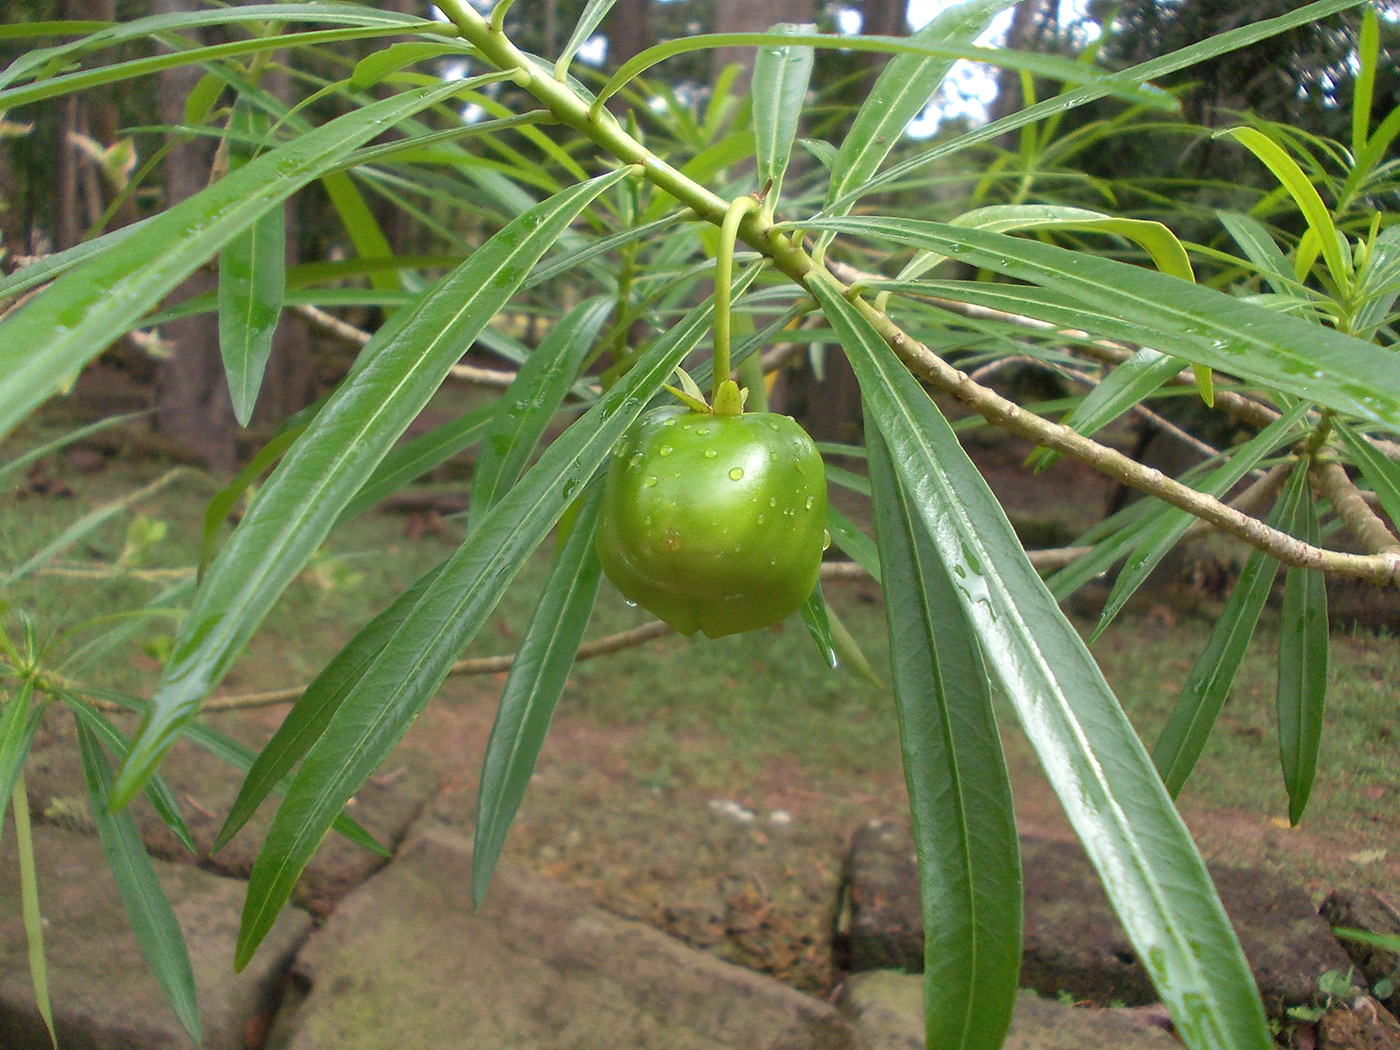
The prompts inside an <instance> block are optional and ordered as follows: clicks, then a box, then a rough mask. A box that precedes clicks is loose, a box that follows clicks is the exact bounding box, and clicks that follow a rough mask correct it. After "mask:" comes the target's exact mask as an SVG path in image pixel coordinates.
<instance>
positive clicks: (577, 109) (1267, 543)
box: [437, 0, 1400, 586]
mask: <svg viewBox="0 0 1400 1050" xmlns="http://www.w3.org/2000/svg"><path fill="white" fill-rule="evenodd" d="M437 5H438V7H439V8H440V9H441V10H442V11H443V13H444V14H445V15H446V16H447V17H448V19H449V20H450V21H451V22H452V23H453V24H454V25H455V26H456V27H457V30H458V32H459V33H460V34H461V36H462V38H463V39H464V40H466V41H467V42H468V43H470V44H471V45H472V46H473V47H475V48H476V49H477V50H478V51H480V52H481V54H482V55H483V56H484V57H485V58H486V59H487V60H488V61H489V62H491V63H492V64H494V65H495V66H496V67H497V68H499V69H502V70H513V71H515V73H516V76H515V81H516V83H517V84H518V85H519V86H520V87H521V88H523V89H524V90H526V91H528V92H529V93H530V94H532V95H533V96H534V97H535V98H536V99H537V100H539V101H540V102H541V103H542V104H543V105H545V106H546V107H548V109H549V110H550V111H551V112H552V113H553V114H554V115H555V117H556V118H558V120H559V121H560V123H562V124H565V125H567V126H569V127H571V128H574V129H575V130H577V131H578V132H580V133H581V134H583V135H585V136H587V137H588V138H590V139H592V140H593V142H594V143H596V144H597V145H599V146H601V147H602V148H603V149H606V150H607V151H609V152H610V153H612V154H613V156H614V157H616V158H617V159H618V160H619V161H621V162H622V163H624V164H633V165H638V166H640V167H641V168H642V172H643V177H645V178H646V179H648V180H649V181H650V182H651V183H652V184H653V185H655V186H656V187H658V188H659V189H661V190H664V191H665V192H666V193H669V194H670V195H671V196H672V197H675V198H676V200H678V201H679V202H680V203H681V204H682V205H685V206H688V207H689V208H690V209H691V210H692V211H693V212H695V214H696V216H698V217H699V218H701V219H703V220H705V221H707V222H710V223H713V224H714V225H716V226H719V225H721V224H722V223H723V221H724V217H725V214H726V213H727V212H728V210H729V203H730V202H729V201H727V200H725V199H724V198H723V197H720V196H719V195H717V194H715V193H714V192H713V191H711V190H709V189H707V188H706V187H704V186H702V185H700V184H699V183H697V182H695V181H694V180H693V179H691V178H690V177H688V176H687V175H685V174H684V173H683V172H681V171H679V170H678V169H676V168H674V167H672V166H671V165H670V164H668V163H666V162H665V161H663V160H661V159H660V158H659V157H657V156H655V155H654V154H652V153H651V152H650V151H649V150H648V149H647V148H646V147H645V146H643V145H642V144H641V142H639V141H638V140H637V139H635V138H634V137H632V136H631V135H629V134H628V133H627V132H625V131H624V130H623V129H622V127H621V125H620V124H618V122H617V120H616V118H615V117H613V116H612V114H610V113H608V111H607V110H605V109H603V108H601V107H599V108H598V109H597V111H596V112H595V111H594V110H593V109H592V108H591V107H590V105H589V103H588V102H586V101H585V100H584V99H583V98H581V97H580V96H579V95H578V94H576V93H575V92H574V90H573V88H572V87H570V86H569V85H568V84H567V83H565V82H562V81H558V80H555V79H554V78H553V77H551V76H550V75H549V74H548V73H547V72H546V71H545V70H543V69H541V68H540V67H539V66H538V65H536V63H535V61H534V60H533V59H531V58H530V57H529V56H528V55H526V54H525V53H524V52H522V51H521V50H520V49H519V48H517V47H516V46H515V45H514V44H513V43H512V42H511V41H510V40H509V39H508V38H507V37H506V36H505V34H504V33H501V32H497V31H495V30H493V29H492V27H491V26H490V24H489V23H488V22H487V20H486V19H485V18H483V17H482V16H481V14H479V13H478V12H477V11H476V10H474V9H473V8H472V7H471V6H470V5H469V4H468V3H467V2H466V0H437ZM773 225H774V224H773V222H772V220H771V219H768V218H765V217H764V216H763V215H762V214H761V213H750V214H749V215H747V216H745V217H744V221H743V222H742V223H741V224H740V226H739V236H740V237H741V238H743V240H744V241H745V242H746V243H747V244H749V245H750V246H752V247H753V248H755V249H756V250H758V251H760V252H762V253H763V254H764V255H766V256H768V258H769V259H771V260H772V261H773V264H774V266H775V267H776V268H777V269H779V270H781V271H782V272H783V273H784V274H786V275H787V276H788V277H789V278H791V279H792V280H793V281H795V282H796V283H798V284H800V285H802V286H803V287H804V288H806V287H807V286H808V282H809V280H811V278H812V277H813V275H814V273H815V272H816V271H817V268H818V266H819V264H818V263H817V262H816V261H814V260H813V259H812V257H811V256H810V255H808V254H807V253H806V252H805V251H804V250H803V249H802V247H801V246H800V245H798V244H794V243H793V242H792V241H791V240H790V239H789V238H788V237H787V236H785V235H784V234H782V233H781V232H779V231H777V230H775V229H774V228H773ZM838 283H841V282H838ZM845 290H846V291H847V293H848V298H849V299H850V300H851V301H852V303H853V304H854V305H855V306H856V308H857V309H858V310H859V311H860V312H861V314H862V315H863V316H864V317H865V318H866V320H867V321H869V322H870V324H871V325H872V326H873V327H874V329H875V330H876V331H877V332H878V333H879V334H880V336H881V338H883V339H884V340H885V342H886V343H887V344H889V346H890V347H891V348H892V349H893V350H894V351H895V353H896V354H898V355H899V357H900V359H901V360H902V361H903V362H904V363H905V365H906V366H907V367H908V368H909V369H910V370H911V371H912V372H913V373H914V374H915V375H917V376H919V377H920V378H921V379H923V380H925V381H926V382H928V383H930V384H931V385H933V386H935V387H937V388H938V389H941V390H943V391H945V392H947V393H950V394H952V395H953V396H955V397H957V398H958V399H959V400H961V401H963V402H965V403H966V404H967V405H968V406H969V407H971V408H972V409H973V411H975V412H977V413H978V414H979V415H981V416H983V417H984V418H986V419H987V420H988V421H990V422H992V423H994V424H996V425H998V426H1001V427H1003V428H1004V429H1006V430H1009V431H1011V432H1012V433H1014V434H1019V435H1021V436H1022V437H1025V438H1028V439H1030V440H1031V441H1034V442H1035V443H1036V444H1039V445H1044V446H1046V447H1047V448H1053V449H1056V450H1058V451H1060V452H1063V453H1064V454H1065V455H1068V456H1071V457H1072V458H1074V459H1077V460H1079V461H1080V462H1082V463H1085V464H1087V465H1088V466H1090V467H1092V468H1094V469H1095V470H1098V471H1099V472H1100V473H1102V474H1106V475H1108V476H1109V477H1112V478H1115V479H1117V480H1119V481H1121V482H1123V483H1124V484H1127V485H1131V486H1133V487H1134V488H1137V489H1141V490H1142V491H1144V492H1147V493H1148V494H1150V495H1153V496H1156V497H1157V498H1159V499H1161V500H1163V501H1164V502H1167V503H1170V504H1171V505H1173V506H1175V507H1178V508H1180V509H1182V510H1185V511H1187V512H1188V513H1190V514H1193V515H1195V516H1196V517H1198V518H1201V519H1203V520H1205V521H1209V522H1211V523H1212V524H1214V525H1216V526H1217V527H1219V528H1220V529H1222V530H1224V531H1225V532H1228V533H1231V534H1232V535H1234V536H1237V537H1239V538H1240V539H1242V540H1244V541H1245V542H1246V543H1249V544H1250V545H1252V546H1254V547H1258V548H1259V549H1261V550H1264V551H1266V552H1267V553H1269V554H1271V555H1273V556H1274V557H1276V558H1278V559H1279V560H1280V561H1282V562H1285V563H1286V564H1289V565H1298V566H1302V567H1305V568H1312V569H1321V570H1323V571H1324V572H1328V573H1332V574H1335V575H1339V576H1352V577H1356V578H1358V579H1364V580H1370V581H1372V582H1374V583H1382V584H1387V585H1391V586H1395V585H1400V551H1397V552H1393V553H1391V552H1387V553H1383V554H1375V555H1356V554H1347V553H1344V552H1340V551H1331V550H1325V549H1323V548H1321V547H1314V546H1312V545H1310V544H1307V543H1303V542H1302V541H1300V540H1297V539H1294V538H1293V537H1292V536H1289V535H1287V534H1286V533H1283V532H1280V531H1278V530H1277V529H1273V528H1270V527H1269V526H1268V525H1266V524H1265V523H1263V522H1261V521H1258V520H1256V519H1254V518H1251V517H1250V516H1249V515H1247V514H1242V513H1240V512H1239V511H1237V510H1235V509H1234V508H1232V507H1230V506H1228V505H1226V504H1224V503H1222V502H1220V501H1219V500H1217V499H1213V498H1212V497H1209V496H1205V495H1203V494H1201V493H1199V492H1197V491H1195V490H1194V489H1192V488H1190V487H1188V486H1186V485H1182V484H1181V483H1180V482H1177V481H1174V480H1172V479H1171V478H1168V477H1166V476H1165V475H1164V474H1162V472H1161V471H1158V470H1153V469H1151V468H1148V467H1144V466H1143V465H1142V464H1140V463H1137V462H1134V461H1133V460H1132V459H1130V458H1129V457H1127V456H1125V455H1123V454H1122V453H1121V452H1118V451H1116V450H1114V449H1111V448H1108V447H1107V446H1104V445H1101V444H1099V443H1098V442H1096V441H1093V440H1091V439H1089V438H1086V437H1084V436H1083V435H1082V434H1078V433H1076V432H1075V431H1073V430H1072V429H1070V428H1069V427H1065V426H1061V425H1059V424H1058V423H1052V422H1050V421H1048V420H1044V419H1041V418H1040V417H1038V416H1036V415H1034V414H1033V413H1030V412H1027V411H1026V410H1025V409H1023V408H1022V407H1021V406H1020V405H1018V404H1016V403H1014V402H1012V401H1009V400H1007V399H1006V398H1004V397H1002V396H1001V395H1000V394H997V393H996V392H995V391H993V390H989V389H987V388H986V387H984V386H981V385H980V384H978V383H974V382H973V381H972V380H970V379H969V378H968V376H967V375H966V373H964V372H962V371H960V370H958V369H956V368H954V367H952V366H951V365H949V364H948V363H947V362H946V361H944V360H943V359H942V358H940V357H939V356H938V355H937V354H935V353H934V352H933V351H932V350H930V349H929V348H928V347H927V346H925V345H924V344H923V343H921V342H919V341H918V340H917V339H915V338H913V337H912V336H910V335H909V334H908V333H907V332H905V331H904V330H903V329H902V328H900V327H899V326H898V325H897V324H895V322H894V321H893V320H891V319H890V317H889V316H888V315H887V314H885V313H883V312H882V311H880V310H877V309H875V308H874V307H873V306H871V305H870V304H869V303H868V302H866V301H865V300H864V299H863V298H861V297H860V296H858V295H854V294H849V293H850V289H849V287H848V286H847V287H846V288H845ZM1222 393H1225V391H1222Z"/></svg>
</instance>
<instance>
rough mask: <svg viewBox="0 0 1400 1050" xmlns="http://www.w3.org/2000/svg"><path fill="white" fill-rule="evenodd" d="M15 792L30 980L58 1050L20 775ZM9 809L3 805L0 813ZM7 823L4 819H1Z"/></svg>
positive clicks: (26, 793)
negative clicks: (5, 808)
mask: <svg viewBox="0 0 1400 1050" xmlns="http://www.w3.org/2000/svg"><path fill="white" fill-rule="evenodd" d="M16 786H17V787H18V790H17V791H16V792H15V794H14V813H15V854H16V858H15V859H16V860H17V861H18V862H19V896H20V912H21V915H22V921H23V922H24V938H25V940H26V942H28V949H29V951H28V954H29V980H30V983H31V984H32V985H33V987H34V1006H35V1008H36V1009H37V1010H38V1011H39V1016H40V1017H41V1018H43V1021H44V1027H45V1028H47V1029H48V1032H49V1042H50V1043H51V1044H52V1045H53V1047H54V1050H58V1033H57V1032H56V1031H55V1029H54V1026H53V1005H52V1003H51V1002H50V1000H49V964H48V962H47V961H46V960H45V958H44V916H43V913H42V912H41V911H40V910H39V873H38V866H37V865H36V864H35V863H34V836H33V831H32V828H31V827H30V822H29V790H28V788H26V787H25V784H24V777H23V776H21V777H20V778H19V783H18V784H17V785H16ZM4 812H5V810H4V807H0V815H3V814H4ZM0 823H3V822H0Z"/></svg>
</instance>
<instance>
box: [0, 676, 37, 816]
mask: <svg viewBox="0 0 1400 1050" xmlns="http://www.w3.org/2000/svg"><path fill="white" fill-rule="evenodd" d="M33 699H34V683H33V682H31V681H30V680H29V679H27V678H26V679H25V680H24V681H22V682H21V683H20V686H19V689H18V690H17V691H16V692H15V694H14V695H13V696H11V697H9V698H8V699H7V700H5V702H4V705H3V706H0V832H3V831H4V827H5V822H4V820H3V816H4V813H5V808H6V807H7V806H9V804H10V794H11V792H13V791H14V789H15V784H16V783H17V782H18V781H19V779H20V777H21V775H22V773H23V770H24V762H25V759H27V758H28V757H29V749H30V748H31V747H32V746H33V744H34V733H35V731H36V730H37V729H38V728H39V718H40V716H41V715H42V714H43V705H42V704H40V705H38V706H35V705H34V704H33Z"/></svg>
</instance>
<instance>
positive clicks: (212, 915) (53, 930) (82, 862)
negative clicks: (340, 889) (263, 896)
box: [0, 827, 311, 1050]
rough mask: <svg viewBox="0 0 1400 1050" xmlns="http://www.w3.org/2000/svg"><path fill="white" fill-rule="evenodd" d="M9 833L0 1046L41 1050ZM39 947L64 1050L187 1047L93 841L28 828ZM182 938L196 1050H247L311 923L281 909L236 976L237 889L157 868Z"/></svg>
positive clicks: (0, 878) (0, 864) (1, 876)
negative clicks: (197, 1017) (198, 1036)
mask: <svg viewBox="0 0 1400 1050" xmlns="http://www.w3.org/2000/svg"><path fill="white" fill-rule="evenodd" d="M14 841H15V839H14V829H13V827H9V828H6V831H5V836H4V842H3V844H0V1046H2V1047H5V1048H7V1050H45V1048H47V1047H48V1046H49V1038H48V1035H47V1034H46V1032H45V1030H44V1027H43V1022H42V1021H41V1020H40V1017H39V1013H38V1010H37V1009H36V1008H35V1006H34V992H33V987H32V985H31V983H30V977H29V961H28V954H27V953H28V949H27V941H26V938H25V934H24V925H23V921H22V919H21V912H20V899H19V869H18V864H17V862H16V858H15V850H14ZM34 852H35V861H36V867H37V869H38V879H39V895H40V896H39V902H40V908H41V910H42V913H43V917H44V921H45V926H44V946H45V954H46V958H47V963H48V975H49V992H50V999H51V1000H52V1005H53V1013H54V1022H55V1027H56V1028H57V1029H58V1035H59V1040H60V1044H61V1045H62V1047H63V1048H64V1050H167V1048H171V1050H174V1048H188V1047H190V1046H191V1045H192V1044H191V1042H190V1040H189V1038H188V1036H186V1035H185V1032H184V1029H183V1028H181V1027H180V1022H179V1021H178V1020H176V1018H175V1015H174V1013H173V1012H172V1010H171V1008H170V1005H169V1003H168V1001H167V1000H166V998H165V993H164V992H163V991H162V990H161V988H160V986H159V985H158V984H157V983H156V979H155V978H154V977H153V976H151V973H150V971H149V969H148V968H147V965H146V961H145V957H144V956H143V955H142V954H141V949H140V946H139V945H138V944H137V942H136V937H135V935H134V934H133V933H132V932H131V929H130V927H129V926H128V925H127V917H126V910H125V908H124V907H123V906H122V902H121V898H120V896H119V895H118V893H117V887H116V883H115V882H114V881H113V879H112V875H111V872H110V869H109V868H108V866H107V859H106V855H105V854H104V853H103V850H102V845H101V843H100V842H99V841H98V840H97V839H96V837H95V836H90V835H84V834H81V833H77V832H72V831H64V830H62V829H57V828H46V827H37V828H35V829H34ZM154 863H155V866H156V871H157V875H158V877H159V878H160V881H161V886H162V887H163V888H164V889H165V892H166V894H167V896H168V897H169V898H170V901H171V904H172V906H173V907H174V909H175V915H176V917H177V919H178V920H179V922H180V926H181V928H182V929H183V931H184V934H185V940H186V943H187V944H188V946H189V952H190V961H191V963H192V965H193V967H194V974H195V984H196V988H197V990H198V993H199V1005H200V1014H201V1017H202V1019H203V1024H204V1041H203V1043H202V1046H203V1047H204V1050H245V1047H246V1046H247V1033H248V1031H249V1026H250V1025H256V1024H257V1021H258V1018H259V1016H260V1015H262V1014H264V1013H265V1012H266V1011H268V1010H269V1009H270V1008H271V1006H272V1003H273V1000H274V998H275V997H276V995H277V993H278V990H279V988H280V985H281V981H282V979H283V975H284V974H285V973H286V970H287V968H288V967H289V966H290V963H291V957H292V955H293V953H295V951H296V949H297V946H298V945H299V944H300V943H301V942H302V941H303V940H304V938H305V937H306V934H307V933H308V931H309V930H310V926H311V920H310V918H309V917H308V916H307V915H306V913H305V912H302V911H300V910H298V909H295V908H292V909H288V910H287V911H286V912H284V913H283V914H282V916H281V917H280V918H279V919H278V920H277V924H276V925H275V926H274V927H273V928H272V931H271V932H270V933H269V934H268V937H267V940H266V941H265V942H264V944H263V946H262V949H261V950H260V951H259V952H258V954H257V955H256V956H255V957H254V959H253V961H252V962H251V963H250V964H249V965H248V967H247V969H245V970H244V971H243V972H242V973H241V974H235V973H234V972H233V946H234V942H235V940H236V938H237V935H238V914H239V909H240V908H241V907H242V903H243V884H242V883H241V882H234V881H232V880H229V879H224V878H220V877H219V876H217V875H214V874H211V873H209V872H206V871H201V870H200V869H198V868H195V867H192V866H190V865H176V864H168V863H165V862H164V861H159V860H157V861H155V862H154Z"/></svg>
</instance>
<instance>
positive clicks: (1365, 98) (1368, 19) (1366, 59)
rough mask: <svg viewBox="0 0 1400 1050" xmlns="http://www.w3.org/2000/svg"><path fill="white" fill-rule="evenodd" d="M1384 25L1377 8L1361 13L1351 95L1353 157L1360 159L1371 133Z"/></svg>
mask: <svg viewBox="0 0 1400 1050" xmlns="http://www.w3.org/2000/svg"><path fill="white" fill-rule="evenodd" d="M1380 50H1381V34H1380V24H1379V23H1378V22H1377V20H1376V9H1375V8H1374V7H1372V6H1370V5H1369V4H1368V5H1367V6H1366V9H1365V10H1364V11H1363V12H1362V14H1361V40H1360V41H1359V43H1358V46H1357V49H1356V54H1357V59H1358V66H1359V68H1358V69H1357V71H1356V80H1355V81H1353V85H1354V86H1353V87H1352V96H1351V155H1352V156H1353V157H1356V156H1359V155H1360V154H1361V151H1362V150H1364V149H1365V148H1366V141H1367V139H1368V138H1369V136H1370V131H1371V100H1372V98H1373V97H1374V94H1375V88H1376V63H1377V60H1378V59H1379V58H1380Z"/></svg>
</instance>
